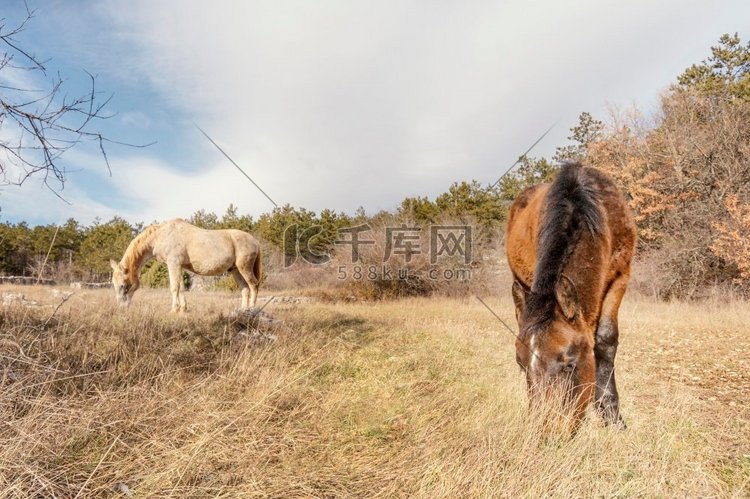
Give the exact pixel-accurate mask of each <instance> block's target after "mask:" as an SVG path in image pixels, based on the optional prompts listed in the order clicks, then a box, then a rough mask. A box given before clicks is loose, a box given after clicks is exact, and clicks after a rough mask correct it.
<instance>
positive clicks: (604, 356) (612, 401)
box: [594, 275, 629, 428]
mask: <svg viewBox="0 0 750 499" xmlns="http://www.w3.org/2000/svg"><path fill="white" fill-rule="evenodd" d="M628 277H629V276H628V275H621V276H619V277H617V278H616V279H615V280H614V281H613V282H612V284H611V285H610V287H609V290H607V294H606V296H605V297H604V301H603V303H602V314H601V317H600V318H599V325H598V326H597V329H596V346H595V347H594V353H595V356H596V397H595V402H594V403H595V405H596V408H597V410H598V411H599V414H601V416H602V418H603V419H604V422H605V423H606V424H612V423H616V424H617V425H618V426H620V427H622V428H625V421H623V419H622V416H620V396H619V395H618V394H617V383H616V382H615V356H616V355H617V342H618V336H619V330H618V326H617V312H618V310H619V309H620V302H621V301H622V296H623V295H624V294H625V289H626V288H627V285H628Z"/></svg>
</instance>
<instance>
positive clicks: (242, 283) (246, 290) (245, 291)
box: [232, 269, 250, 308]
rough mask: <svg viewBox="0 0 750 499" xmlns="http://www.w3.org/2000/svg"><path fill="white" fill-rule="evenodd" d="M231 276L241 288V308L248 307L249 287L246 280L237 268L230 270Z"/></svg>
mask: <svg viewBox="0 0 750 499" xmlns="http://www.w3.org/2000/svg"><path fill="white" fill-rule="evenodd" d="M232 277H234V281H235V282H236V283H237V285H238V286H239V287H240V288H241V289H242V302H241V305H240V307H241V308H250V305H249V303H250V287H249V286H248V284H247V282H246V281H245V278H244V277H242V274H241V273H240V271H239V270H237V269H234V270H233V271H232Z"/></svg>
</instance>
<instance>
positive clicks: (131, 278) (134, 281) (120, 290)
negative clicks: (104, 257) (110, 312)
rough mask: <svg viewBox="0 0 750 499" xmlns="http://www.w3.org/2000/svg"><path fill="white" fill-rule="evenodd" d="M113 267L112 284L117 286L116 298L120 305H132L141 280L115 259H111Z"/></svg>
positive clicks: (110, 262)
mask: <svg viewBox="0 0 750 499" xmlns="http://www.w3.org/2000/svg"><path fill="white" fill-rule="evenodd" d="M109 264H110V266H111V267H112V285H113V286H114V287H115V298H117V303H119V304H120V306H127V305H130V299H131V298H132V297H133V293H135V290H136V289H138V286H139V285H140V281H139V280H138V276H137V275H130V274H131V273H130V271H129V270H128V269H127V268H125V267H123V266H122V265H120V264H119V263H117V262H116V261H114V260H110V261H109Z"/></svg>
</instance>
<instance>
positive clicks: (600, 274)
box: [506, 163, 636, 428]
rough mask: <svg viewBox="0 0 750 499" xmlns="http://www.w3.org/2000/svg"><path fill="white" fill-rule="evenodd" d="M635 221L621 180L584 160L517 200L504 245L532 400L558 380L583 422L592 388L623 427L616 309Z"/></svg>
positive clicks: (606, 413)
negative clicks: (618, 183) (619, 183)
mask: <svg viewBox="0 0 750 499" xmlns="http://www.w3.org/2000/svg"><path fill="white" fill-rule="evenodd" d="M635 240H636V229H635V222H634V221H633V216H632V214H631V211H630V209H629V207H628V205H627V202H626V201H625V199H624V198H623V196H622V194H621V193H620V191H619V189H618V188H617V186H616V185H615V184H614V182H613V181H612V180H611V179H610V178H609V177H607V176H606V175H605V174H603V173H602V172H600V171H599V170H596V169H594V168H588V167H583V166H581V165H580V164H577V163H568V164H565V165H563V167H562V168H561V169H560V171H559V173H558V174H557V177H556V178H555V179H554V181H552V182H551V183H546V184H541V185H537V186H534V187H530V188H529V189H526V190H525V191H524V192H522V193H521V194H520V195H519V196H518V198H516V200H515V201H514V202H513V205H512V206H511V209H510V215H509V218H508V230H507V243H506V250H507V254H508V263H509V265H510V268H511V270H512V272H513V277H514V282H513V290H512V291H513V301H514V302H515V306H516V319H517V320H518V326H519V330H520V333H519V336H518V340H517V341H516V362H518V364H519V365H520V366H521V368H522V369H523V370H524V371H525V373H526V382H527V387H528V390H529V400H530V402H532V405H533V403H534V402H535V401H538V400H540V397H542V394H544V393H547V391H548V390H549V389H551V388H561V387H562V389H563V391H564V393H565V401H566V403H567V404H568V407H569V408H570V409H571V410H572V411H573V412H572V414H573V421H574V423H575V425H577V424H578V423H579V422H580V421H581V419H582V418H583V416H584V414H585V411H586V407H587V406H588V404H589V402H590V401H591V399H592V396H594V394H595V398H594V400H595V406H596V408H597V410H598V411H599V413H600V414H601V415H602V417H603V418H604V421H605V423H607V424H610V423H617V424H618V425H620V426H621V427H623V428H624V427H625V423H624V422H623V420H622V417H621V416H620V410H619V396H618V394H617V385H616V384H615V372H614V362H615V355H616V353H617V341H618V340H617V338H618V327H617V311H618V309H619V308H620V302H621V300H622V296H623V294H624V293H625V289H626V288H627V284H628V278H629V277H630V261H631V259H632V257H633V252H634V249H635Z"/></svg>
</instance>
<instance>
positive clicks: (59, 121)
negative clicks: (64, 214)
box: [0, 6, 131, 196]
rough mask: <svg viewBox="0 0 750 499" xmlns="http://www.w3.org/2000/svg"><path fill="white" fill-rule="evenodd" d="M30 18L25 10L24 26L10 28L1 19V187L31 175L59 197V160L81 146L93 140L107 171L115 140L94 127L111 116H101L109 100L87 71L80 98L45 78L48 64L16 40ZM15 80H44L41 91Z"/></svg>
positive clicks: (63, 176)
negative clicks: (87, 83)
mask: <svg viewBox="0 0 750 499" xmlns="http://www.w3.org/2000/svg"><path fill="white" fill-rule="evenodd" d="M33 18H34V11H33V10H30V9H29V8H28V6H26V17H25V19H24V20H23V21H22V22H20V23H18V24H16V25H14V26H10V27H9V26H7V25H6V20H5V19H0V47H2V48H0V185H3V184H5V185H11V184H15V185H21V184H23V183H24V182H25V181H26V180H28V179H29V178H30V177H32V176H33V177H41V178H42V181H43V183H44V185H46V186H47V187H49V188H50V189H51V190H52V191H53V192H55V194H58V190H59V189H62V187H64V184H65V180H66V177H67V172H66V169H65V166H64V165H63V164H62V163H61V161H60V158H61V156H62V155H63V154H64V153H65V152H66V151H67V150H68V149H70V148H72V147H73V146H75V145H76V144H79V143H80V142H82V141H87V140H90V141H94V142H95V143H96V144H97V145H98V147H99V150H100V151H101V154H102V158H103V160H104V163H105V164H106V166H107V169H108V170H109V169H110V165H109V160H108V158H107V153H106V151H105V147H104V146H105V143H107V142H114V141H112V140H109V139H107V138H106V137H105V136H104V135H103V134H102V132H101V131H100V130H99V129H98V128H97V124H98V122H99V121H100V120H104V119H107V118H109V117H111V115H106V114H104V112H103V111H104V108H105V106H106V105H107V104H108V103H109V101H110V100H111V98H112V96H111V95H108V96H102V95H101V92H99V91H98V90H97V88H96V77H94V76H93V75H91V74H90V73H88V72H87V73H86V74H88V76H89V78H90V80H91V86H90V90H89V91H88V92H86V93H85V94H84V95H81V96H78V97H70V96H69V95H67V92H66V88H65V80H64V79H63V78H62V77H61V76H60V74H59V73H58V74H56V75H54V76H50V75H48V72H47V71H48V70H47V67H46V66H45V65H46V64H47V63H48V61H46V60H41V59H39V58H38V57H37V56H36V55H35V54H33V53H31V52H29V51H27V50H24V49H23V48H22V44H21V43H19V41H18V37H19V35H20V34H21V33H22V32H23V31H24V29H25V28H26V26H27V25H28V23H29V22H30V21H31V20H32V19H33ZM3 49H4V50H3ZM21 75H25V76H29V75H30V76H31V77H30V78H24V77H22V76H21ZM4 76H5V77H4ZM19 80H23V81H29V82H37V81H42V82H44V88H41V89H39V88H32V86H33V85H35V83H22V84H20V85H18V84H15V83H14V82H15V81H19ZM128 145H131V144H128ZM110 171H111V170H110ZM58 196H59V194H58Z"/></svg>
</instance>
